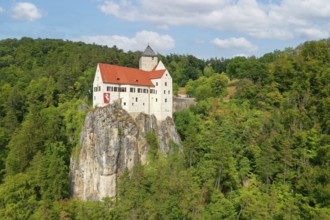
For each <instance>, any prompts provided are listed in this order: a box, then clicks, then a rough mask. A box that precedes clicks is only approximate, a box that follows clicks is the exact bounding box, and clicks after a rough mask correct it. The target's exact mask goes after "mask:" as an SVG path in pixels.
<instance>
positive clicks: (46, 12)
mask: <svg viewBox="0 0 330 220" xmlns="http://www.w3.org/2000/svg"><path fill="white" fill-rule="evenodd" d="M21 37H32V38H51V39H64V40H70V41H82V42H86V43H95V44H99V45H107V46H109V47H112V46H114V45H116V46H117V47H118V48H120V49H123V50H124V51H137V50H139V51H143V50H144V49H145V48H146V46H147V45H148V44H149V45H150V46H151V47H152V48H153V49H154V51H155V52H157V53H160V54H162V55H167V54H183V55H194V56H196V57H198V58H202V59H209V58H221V57H224V58H231V57H234V56H257V57H260V56H262V55H263V54H265V53H269V52H273V51H274V50H283V49H285V48H288V47H296V46H298V45H299V44H301V43H303V42H305V41H310V40H320V39H327V38H329V37H330V1H329V0H27V1H17V0H0V39H6V38H17V39H20V38H21Z"/></svg>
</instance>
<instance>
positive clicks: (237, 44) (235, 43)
mask: <svg viewBox="0 0 330 220" xmlns="http://www.w3.org/2000/svg"><path fill="white" fill-rule="evenodd" d="M211 43H213V44H214V45H216V46H218V47H220V48H222V49H225V50H242V51H256V50H257V49H258V48H257V47H256V46H255V45H253V44H252V43H251V42H249V41H248V40H246V39H245V38H244V37H239V38H235V37H231V38H228V39H219V38H215V39H213V40H212V41H211Z"/></svg>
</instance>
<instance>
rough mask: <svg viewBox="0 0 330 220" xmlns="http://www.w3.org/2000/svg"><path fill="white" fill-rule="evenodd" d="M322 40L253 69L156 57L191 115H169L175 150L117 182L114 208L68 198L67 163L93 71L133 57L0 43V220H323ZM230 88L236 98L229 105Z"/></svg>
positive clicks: (327, 178)
mask: <svg viewBox="0 0 330 220" xmlns="http://www.w3.org/2000/svg"><path fill="white" fill-rule="evenodd" d="M329 48H330V40H329V39H328V40H321V41H312V42H306V43H304V44H302V45H300V46H298V47H297V48H296V49H292V48H288V49H286V50H284V51H274V52H273V53H268V54H265V55H264V56H262V57H260V58H256V57H249V58H245V57H236V58H233V59H223V58H222V59H217V58H212V59H210V60H206V61H204V60H200V59H197V58H195V57H193V56H190V55H174V54H172V55H168V56H165V57H161V56H160V57H161V58H162V60H163V62H164V64H165V65H166V66H167V67H168V68H169V72H170V73H171V74H172V77H173V83H174V84H175V85H177V86H176V87H175V88H174V89H175V90H174V91H176V90H177V88H178V86H180V87H183V86H185V87H186V88H185V89H186V92H187V94H188V95H189V96H192V97H195V98H196V99H197V101H198V103H197V104H196V105H195V106H192V107H191V108H189V109H185V110H182V111H180V112H176V113H175V114H174V120H175V124H176V128H177V131H178V133H179V134H180V136H181V139H182V145H183V146H182V147H180V149H179V150H174V151H173V152H171V153H169V154H168V155H164V154H163V153H162V152H161V150H160V149H159V143H158V140H157V138H156V135H155V134H154V133H152V132H150V133H148V134H147V140H148V144H149V148H150V150H149V155H148V156H149V162H148V164H146V165H142V164H138V165H136V166H135V167H134V168H133V170H131V171H128V170H126V171H125V172H124V173H123V175H122V176H121V178H120V180H119V184H118V195H117V197H116V198H104V200H103V201H88V202H87V201H86V202H83V201H76V200H73V199H70V198H69V181H68V172H69V161H70V156H71V155H72V152H74V151H76V150H79V135H80V130H81V127H82V124H83V120H84V117H85V115H86V111H87V110H88V109H90V108H91V101H92V100H91V97H92V91H91V85H92V80H93V76H94V72H95V64H96V63H98V62H106V63H113V64H118V65H124V66H129V67H136V66H137V64H138V58H139V56H140V54H141V53H140V52H128V53H124V52H123V51H121V50H119V49H117V48H116V47H113V48H108V47H101V46H96V45H88V44H83V43H72V42H67V41H62V40H51V39H47V40H41V39H36V40H34V39H30V38H22V39H20V40H16V39H7V40H1V41H0V169H1V172H0V183H1V184H0V216H1V219H242V220H245V219H327V218H328V216H329V215H330V174H329V170H330V160H329V158H330V134H329V132H330V115H329V112H330V104H329V103H330V99H329V97H330V87H329V86H330V81H329V79H330V62H329V60H330V49H329ZM229 78H230V79H231V80H233V81H231V83H232V82H235V84H233V85H231V86H235V94H234V95H233V96H231V98H230V100H229V101H228V102H224V101H223V96H225V95H226V90H227V86H228V81H229Z"/></svg>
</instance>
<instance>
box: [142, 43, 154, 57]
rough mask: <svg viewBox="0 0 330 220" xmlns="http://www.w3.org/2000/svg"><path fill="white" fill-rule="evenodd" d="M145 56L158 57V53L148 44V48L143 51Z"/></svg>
mask: <svg viewBox="0 0 330 220" xmlns="http://www.w3.org/2000/svg"><path fill="white" fill-rule="evenodd" d="M142 56H143V57H156V56H157V54H156V53H155V52H154V51H153V50H152V49H151V47H150V46H149V45H148V46H147V48H146V49H145V50H144V52H143V53H142Z"/></svg>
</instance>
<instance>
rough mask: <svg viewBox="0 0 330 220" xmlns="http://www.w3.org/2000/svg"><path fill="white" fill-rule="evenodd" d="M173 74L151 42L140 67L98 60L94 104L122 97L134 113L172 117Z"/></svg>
mask: <svg viewBox="0 0 330 220" xmlns="http://www.w3.org/2000/svg"><path fill="white" fill-rule="evenodd" d="M172 97H173V95H172V77H171V75H170V73H169V72H168V71H167V69H166V68H165V66H164V64H163V63H162V61H159V62H158V58H157V55H156V54H155V52H154V51H153V50H152V49H151V47H150V46H149V45H148V46H147V48H146V49H145V51H144V52H143V53H142V56H141V58H140V61H139V69H135V68H128V67H122V66H117V65H110V64H103V63H99V64H97V69H96V73H95V77H94V83H93V107H96V106H99V107H102V106H105V105H108V104H112V103H114V102H116V101H119V103H120V104H121V106H122V108H123V109H125V110H126V111H127V112H128V113H130V114H133V115H134V114H135V113H136V114H138V113H141V112H143V113H146V114H149V115H155V116H156V118H157V120H159V121H162V120H165V119H166V118H167V117H172V105H173V98H172Z"/></svg>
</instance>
